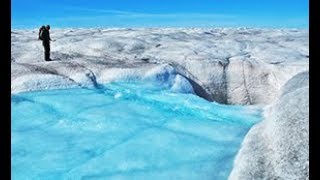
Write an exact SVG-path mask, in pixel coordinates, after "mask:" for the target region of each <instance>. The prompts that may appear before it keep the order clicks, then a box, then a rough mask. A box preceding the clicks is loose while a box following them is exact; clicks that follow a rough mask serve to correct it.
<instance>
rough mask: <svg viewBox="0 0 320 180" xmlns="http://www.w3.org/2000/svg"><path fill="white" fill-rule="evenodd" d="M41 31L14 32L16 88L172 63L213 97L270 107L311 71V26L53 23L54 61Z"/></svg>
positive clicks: (68, 83)
mask: <svg viewBox="0 0 320 180" xmlns="http://www.w3.org/2000/svg"><path fill="white" fill-rule="evenodd" d="M37 31H38V30H37V29H35V30H12V33H11V40H12V44H11V47H12V52H11V55H12V58H11V62H12V64H11V67H12V75H11V78H12V87H11V90H12V92H13V93H17V92H22V91H30V90H39V89H49V88H51V89H53V88H62V87H73V86H75V85H80V86H88V85H94V84H95V83H102V84H103V83H107V82H109V81H113V80H117V78H120V79H121V78H132V79H135V78H141V77H142V76H144V74H146V73H148V72H147V71H149V70H150V69H152V68H154V67H156V66H162V65H163V64H167V65H170V66H171V67H172V68H174V69H175V70H176V71H177V73H179V74H180V75H181V76H183V77H186V78H187V79H188V81H189V82H191V85H192V86H193V89H194V92H195V94H197V95H199V96H200V97H203V98H205V99H207V100H210V101H216V102H219V103H223V104H242V105H246V104H261V105H267V104H269V103H271V102H272V100H273V99H274V98H275V97H277V96H278V93H279V92H280V88H281V87H282V86H283V85H284V84H285V83H286V81H288V80H289V79H290V78H291V77H292V76H294V75H295V74H297V73H299V72H302V71H306V70H308V68H309V44H308V43H309V41H308V38H309V34H308V30H307V29H259V28H136V29H127V28H106V29H102V28H100V29H99V28H92V29H81V28H80V29H56V28H54V27H52V28H51V37H52V39H54V40H55V41H53V42H51V50H52V56H51V57H52V59H53V60H54V61H52V62H44V60H43V59H44V58H43V47H42V45H41V42H40V41H39V40H37ZM44 74H47V75H51V76H52V75H54V77H52V79H54V82H58V81H61V83H60V85H59V84H57V83H50V82H48V83H45V81H46V80H47V79H44V76H43V75H44ZM23 76H29V77H30V76H32V77H33V78H32V79H30V78H28V77H23ZM57 76H59V78H58V77H57ZM177 81H179V80H178V79H177ZM181 83H182V82H181ZM38 84H39V85H38Z"/></svg>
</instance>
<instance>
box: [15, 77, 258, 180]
mask: <svg viewBox="0 0 320 180" xmlns="http://www.w3.org/2000/svg"><path fill="white" fill-rule="evenodd" d="M11 102H12V104H11V108H12V112H11V114H12V127H11V148H12V151H11V168H12V171H11V174H12V179H13V180H25V179H32V180H38V179H39V180H60V179H68V180H73V179H101V180H102V179H104V180H113V179H121V180H133V179H137V180H140V179H146V180H150V179H152V180H168V179H174V180H178V179H181V180H206V179H208V180H220V179H221V180H226V179H227V178H228V176H229V174H230V172H231V170H232V167H233V161H234V158H235V156H236V154H237V152H238V150H239V149H240V146H241V143H242V141H243V139H244V137H245V135H246V133H247V132H248V131H249V129H250V128H251V127H252V126H253V125H254V124H256V123H257V122H259V121H260V120H261V118H262V117H261V116H262V114H261V112H262V110H261V108H259V107H256V106H235V105H221V104H218V103H215V102H208V101H206V100H204V99H202V98H200V97H198V96H196V95H195V94H193V93H186V92H179V91H172V89H170V88H168V87H166V86H165V85H163V84H161V83H151V82H144V81H137V82H121V81H119V82H113V83H108V84H104V85H101V86H99V88H72V89H59V90H45V91H34V92H24V93H18V94H14V95H12V96H11Z"/></svg>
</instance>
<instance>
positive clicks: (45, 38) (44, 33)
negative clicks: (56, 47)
mask: <svg viewBox="0 0 320 180" xmlns="http://www.w3.org/2000/svg"><path fill="white" fill-rule="evenodd" d="M49 30H50V25H47V26H45V27H44V28H43V26H42V27H41V28H40V32H39V39H40V40H42V45H43V47H44V60H45V61H52V59H50V41H51V38H50V32H49Z"/></svg>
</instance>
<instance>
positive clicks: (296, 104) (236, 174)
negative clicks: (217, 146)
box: [229, 72, 309, 180]
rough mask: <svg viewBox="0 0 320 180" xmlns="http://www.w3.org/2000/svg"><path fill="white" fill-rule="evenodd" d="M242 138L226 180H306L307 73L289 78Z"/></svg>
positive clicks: (307, 170) (307, 154)
mask: <svg viewBox="0 0 320 180" xmlns="http://www.w3.org/2000/svg"><path fill="white" fill-rule="evenodd" d="M263 114H264V119H263V121H261V122H260V123H257V124H256V125H255V126H253V127H252V128H251V129H250V131H249V132H248V134H247V135H246V137H245V139H244V141H243V143H242V146H241V149H240V150H239V154H238V155H237V157H236V160H235V164H234V165H235V166H234V169H233V170H232V173H231V175H230V177H229V179H230V180H246V179H309V72H302V73H299V74H297V75H295V76H294V77H293V78H291V79H290V80H289V81H288V82H287V83H286V84H285V85H284V86H283V87H282V88H281V94H280V95H279V97H277V98H276V99H275V101H274V102H273V103H272V104H270V105H268V106H267V107H266V108H265V110H264V113H263Z"/></svg>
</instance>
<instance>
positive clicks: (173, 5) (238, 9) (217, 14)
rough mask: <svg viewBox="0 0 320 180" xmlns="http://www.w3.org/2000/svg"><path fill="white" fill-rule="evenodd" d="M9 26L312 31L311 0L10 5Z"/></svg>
mask: <svg viewBox="0 0 320 180" xmlns="http://www.w3.org/2000/svg"><path fill="white" fill-rule="evenodd" d="M11 20H12V22H11V26H12V27H13V28H35V27H39V26H41V25H42V24H50V25H51V26H52V27H57V28H64V27H271V28H274V27H288V28H308V26H309V23H308V21H309V1H308V0H112V1H111V0H11Z"/></svg>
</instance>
